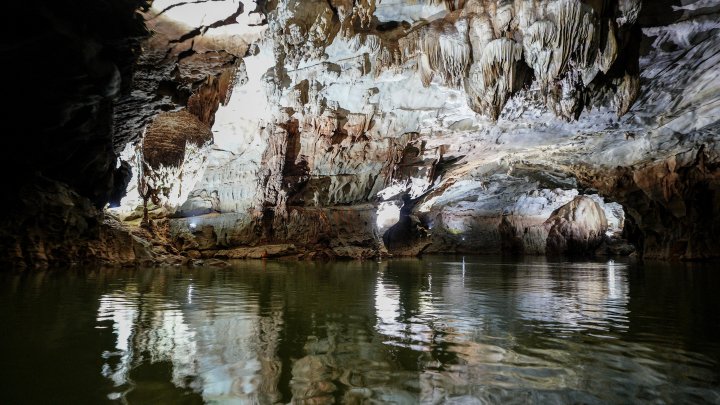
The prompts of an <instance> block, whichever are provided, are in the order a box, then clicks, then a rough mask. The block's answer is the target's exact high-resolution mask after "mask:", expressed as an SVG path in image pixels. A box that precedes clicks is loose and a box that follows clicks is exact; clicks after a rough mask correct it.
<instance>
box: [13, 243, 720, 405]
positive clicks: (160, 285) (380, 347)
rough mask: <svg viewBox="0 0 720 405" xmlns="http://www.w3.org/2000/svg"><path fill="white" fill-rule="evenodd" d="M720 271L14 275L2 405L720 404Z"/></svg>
mask: <svg viewBox="0 0 720 405" xmlns="http://www.w3.org/2000/svg"><path fill="white" fill-rule="evenodd" d="M719 287H720V271H718V270H716V269H715V268H714V267H713V266H695V267H688V266H686V265H668V264H654V265H653V264H647V265H645V266H639V265H632V264H625V263H620V262H615V263H605V262H602V263H597V262H586V263H577V262H576V263H569V262H549V261H546V260H545V259H539V258H530V259H524V260H521V261H507V260H505V261H504V260H502V259H500V258H482V257H480V258H478V257H465V258H462V257H450V258H448V257H430V258H425V259H422V260H392V261H384V262H382V263H376V262H338V263H306V262H273V261H267V262H262V261H257V262H240V263H237V264H236V265H234V266H233V267H230V268H225V269H210V268H198V269H180V268H176V269H171V268H159V269H138V270H127V269H80V270H64V271H28V272H22V273H5V274H2V275H0V325H2V332H1V333H0V348H1V349H0V350H2V352H1V353H2V357H0V359H1V361H2V363H1V366H2V367H1V369H0V370H2V376H0V377H1V378H0V398H1V399H0V402H1V403H9V404H14V403H23V404H24V403H108V402H124V403H132V404H135V403H137V404H158V403H179V404H194V403H203V402H210V403H289V402H299V403H302V401H303V400H307V401H308V403H332V402H335V403H390V402H395V403H468V404H475V403H503V404H506V403H518V404H521V403H522V404H525V403H586V404H594V403H720V295H719V294H720V291H719Z"/></svg>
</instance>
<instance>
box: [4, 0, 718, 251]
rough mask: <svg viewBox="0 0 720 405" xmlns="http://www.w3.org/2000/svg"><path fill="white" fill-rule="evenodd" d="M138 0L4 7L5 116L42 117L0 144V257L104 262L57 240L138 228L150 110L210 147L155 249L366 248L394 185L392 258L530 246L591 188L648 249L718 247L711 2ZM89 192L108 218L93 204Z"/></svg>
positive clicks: (542, 243) (374, 240) (382, 245)
mask: <svg viewBox="0 0 720 405" xmlns="http://www.w3.org/2000/svg"><path fill="white" fill-rule="evenodd" d="M401 3H402V2H401ZM148 6H149V5H148V4H144V3H141V2H137V1H130V0H126V1H117V2H112V4H110V2H98V3H93V4H92V5H86V4H80V3H79V2H73V1H67V2H56V3H53V4H47V5H46V4H38V5H35V4H32V5H30V4H28V5H24V6H20V5H12V7H13V8H18V10H17V15H19V16H21V17H20V18H18V19H16V20H15V19H14V20H13V22H12V24H15V25H17V29H13V30H12V31H14V32H15V35H16V36H17V35H18V34H19V33H23V34H22V35H21V38H20V39H21V40H17V41H16V40H13V39H12V38H14V37H12V36H9V37H8V38H9V39H8V40H7V48H8V55H9V56H10V57H11V59H12V60H17V61H20V63H17V64H12V69H13V77H23V78H27V79H26V80H12V81H10V82H11V83H10V85H11V92H10V94H13V95H14V96H15V97H16V102H14V103H12V104H13V107H12V108H14V109H15V110H18V111H23V112H25V110H26V109H27V108H28V107H27V106H33V107H34V108H35V109H36V110H37V111H38V112H39V113H38V114H37V115H38V119H37V120H32V121H30V122H22V123H18V124H19V125H17V128H15V127H14V128H13V129H12V131H11V133H10V136H6V137H3V142H4V143H5V146H6V148H7V149H8V150H12V151H13V153H12V154H11V156H10V158H9V159H6V160H3V165H5V166H4V167H5V168H6V172H12V173H16V174H15V175H13V176H11V179H10V187H9V189H10V190H12V193H11V196H10V197H9V198H5V199H3V205H5V206H7V208H6V209H3V214H4V219H3V220H2V225H4V226H3V227H2V231H0V232H2V233H1V234H0V244H1V245H2V249H3V252H5V253H3V254H2V255H1V256H2V257H3V258H4V259H5V258H8V261H10V262H13V263H25V264H32V263H35V262H37V263H49V262H53V261H56V259H59V258H61V257H63V258H64V259H62V261H70V262H72V261H74V259H73V257H87V258H91V257H92V256H93V255H95V256H103V255H104V256H108V257H111V256H113V255H112V254H110V253H93V252H98V251H102V250H103V249H90V250H88V249H84V250H83V251H84V252H89V253H78V252H79V250H78V249H75V248H71V246H73V245H77V244H80V245H85V246H86V245H87V243H86V242H87V241H97V240H100V239H102V236H101V231H102V230H103V229H107V226H109V225H108V224H107V223H108V221H109V220H113V219H114V218H115V216H116V215H118V217H117V218H119V219H120V220H128V221H130V222H131V221H132V220H137V215H136V214H137V208H138V207H139V206H141V205H142V200H143V199H142V198H141V196H140V195H141V193H143V192H145V191H143V190H141V188H143V186H142V184H143V183H142V182H141V181H138V180H139V178H138V177H137V176H138V174H139V173H140V172H141V171H140V170H138V169H139V168H141V167H142V162H141V161H138V160H137V159H138V156H140V155H138V153H137V152H136V148H137V147H138V145H140V146H141V145H143V135H144V134H145V132H146V130H147V128H149V127H150V126H151V125H152V123H153V122H154V120H155V119H156V117H158V116H165V115H164V114H176V113H181V114H186V113H187V114H191V115H192V116H194V117H195V118H196V119H197V120H198V122H200V123H202V125H205V126H206V128H207V129H208V130H210V131H212V143H205V144H203V147H202V148H196V149H192V150H193V152H192V153H191V155H192V156H185V157H184V158H183V162H186V161H188V162H190V161H192V162H196V163H198V164H197V165H196V166H197V167H196V168H193V169H192V170H191V171H192V176H188V177H192V181H189V180H188V179H185V180H187V181H185V180H184V182H183V186H182V187H183V190H182V192H181V193H176V194H178V195H179V196H181V198H180V200H184V201H174V202H173V204H172V208H171V209H169V210H164V211H153V212H154V214H153V215H152V218H154V220H155V221H158V225H157V227H156V230H158V232H159V231H160V230H162V232H165V231H167V234H159V233H157V232H156V233H155V234H154V236H153V235H152V234H151V235H150V236H149V237H150V238H153V237H156V238H159V239H162V240H167V241H168V245H167V252H170V253H172V254H176V253H178V254H184V255H185V256H188V253H187V252H184V251H183V249H184V248H185V247H187V248H188V249H190V250H192V251H197V252H200V253H195V252H194V253H192V255H198V254H199V255H200V256H203V257H205V256H208V257H211V256H213V255H214V254H217V252H219V251H227V250H232V249H236V248H256V247H258V246H261V245H275V246H280V245H282V246H286V245H291V244H297V246H295V247H294V248H293V249H290V250H291V251H292V252H293V254H295V253H298V252H300V253H301V254H304V253H303V252H305V253H308V252H324V253H323V255H326V256H333V255H334V256H341V257H345V256H353V257H367V256H369V255H372V254H383V253H384V252H385V249H386V248H387V245H389V244H392V239H393V237H392V236H388V233H387V232H389V230H387V229H382V232H381V229H380V228H379V227H378V225H377V209H378V207H379V206H380V205H381V204H382V203H385V204H393V205H395V206H397V207H401V206H403V204H404V201H406V199H409V200H407V201H410V202H411V204H409V205H407V206H405V208H404V209H403V208H399V210H400V211H401V214H402V215H400V217H399V222H400V223H402V224H401V225H402V226H400V225H398V226H399V227H400V228H402V229H403V230H402V231H398V229H400V228H395V231H393V232H391V234H393V233H394V234H396V235H398V237H399V238H406V239H408V240H410V241H412V243H410V245H411V246H406V247H407V248H408V249H405V248H402V249H400V251H403V250H406V251H412V252H415V253H419V252H422V251H425V252H438V253H440V252H478V253H482V252H497V251H500V252H503V251H506V252H515V253H517V252H520V251H522V252H524V253H533V254H540V253H543V252H544V251H546V250H547V241H548V239H547V235H549V233H550V232H551V230H552V226H549V227H548V225H547V220H548V219H549V218H550V216H551V215H552V213H553V212H554V211H555V210H557V209H559V208H560V207H562V206H564V205H566V204H568V203H570V202H571V200H572V199H573V198H575V196H576V195H577V194H578V193H579V194H584V195H594V194H598V193H599V195H600V196H602V197H605V198H607V201H617V202H618V203H620V204H622V206H623V208H624V209H625V211H626V212H627V214H628V223H629V224H630V227H629V230H628V231H627V232H626V235H625V236H626V237H627V238H629V239H631V240H632V241H634V242H635V243H636V244H637V245H638V247H639V248H640V249H641V254H642V255H643V256H644V257H646V258H655V259H659V258H672V259H701V258H710V257H713V256H716V255H717V254H716V253H715V252H717V251H718V249H717V246H715V242H714V240H716V238H715V236H717V225H716V224H717V223H718V222H717V220H718V215H717V212H716V211H717V210H716V209H715V207H717V205H718V204H717V192H716V190H717V175H716V172H717V162H718V157H719V156H720V153H719V152H718V143H717V139H718V125H717V121H718V117H719V116H720V114H719V112H720V91H719V88H720V83H718V80H717V76H718V68H717V66H718V65H720V41H718V39H717V38H718V32H719V31H720V18H719V17H718V13H719V12H720V7H718V6H717V5H713V4H711V2H710V3H709V2H706V1H702V0H677V1H663V2H648V1H645V2H642V1H639V0H632V1H630V0H617V1H614V0H605V1H570V0H552V1H550V0H548V1H534V2H518V1H506V0H497V1H492V0H468V1H460V0H455V1H447V2H433V1H418V2H414V3H413V4H405V3H402V4H396V3H377V2H375V1H362V2H353V1H344V0H337V1H335V0H333V1H330V2H326V1H320V0H293V1H288V2H284V3H273V2H271V3H265V2H236V1H230V0H220V1H213V2H206V1H201V0H194V1H193V0H191V1H176V0H158V1H155V2H153V7H152V8H150V7H148ZM22 7H27V9H23V8H22ZM11 28H15V27H11ZM27 28H32V29H27ZM48 60H51V61H52V63H51V64H49V63H48ZM49 65H52V67H49ZM38 78H42V80H38ZM39 95H42V96H39ZM11 113H13V115H16V116H21V114H20V113H19V112H17V113H16V111H11ZM177 139H180V140H179V141H178V142H186V141H187V140H186V139H185V138H183V137H178V138H177ZM176 146H177V148H178V150H180V149H182V150H188V149H187V148H186V146H187V145H186V144H182V145H181V144H178V145H176ZM201 149H202V151H200V150H201ZM199 154H202V157H200V155H199ZM196 155H197V156H196ZM118 156H119V157H120V159H119V160H118ZM171 166H172V165H171ZM181 167H184V163H179V162H177V163H176V164H175V165H174V166H173V167H172V168H170V167H168V168H165V169H163V170H162V171H161V173H165V174H163V175H162V176H164V177H163V179H164V180H163V181H165V180H167V181H170V182H172V177H173V176H167V175H166V174H167V173H184V172H182V171H179V170H180V168H181ZM133 176H134V177H133ZM175 177H180V175H177V176H175ZM155 183H156V185H157V184H160V183H162V182H155ZM163 184H165V183H163ZM165 186H168V185H167V184H165V185H161V186H158V188H168V189H172V185H169V186H168V187H165ZM190 188H191V190H188V189H190ZM186 196H187V197H186ZM593 198H596V199H597V198H599V197H593ZM107 202H111V203H112V204H113V205H118V206H119V207H118V211H110V214H109V216H107V215H106V216H105V217H103V215H102V213H101V212H99V211H98V208H101V207H103V206H104V205H105V204H106V203H107ZM154 202H155V201H153V207H151V208H152V209H153V210H155V208H157V207H159V206H162V205H167V204H164V203H162V201H161V199H158V204H154ZM603 204H604V203H603ZM601 208H603V210H604V212H605V213H607V212H608V209H606V208H607V207H606V206H604V205H602V204H601ZM43 212H44V213H47V215H45V214H43V215H45V216H52V217H53V219H47V220H45V219H43V220H42V221H41V220H40V219H41V218H44V217H43V215H40V214H39V213H43ZM30 213H34V215H35V217H34V218H33V217H31V215H30ZM45 222H48V223H52V225H45ZM130 222H128V223H130ZM199 223H202V224H203V225H202V226H201V227H199V228H198V225H197V224H199ZM459 223H462V224H463V225H462V226H463V227H468V228H470V229H471V231H469V232H465V231H458V230H459V229H460V227H459V226H458V225H457V224H459ZM191 224H195V225H194V226H195V229H193V226H191ZM571 228H572V227H570V228H568V229H571ZM630 228H631V229H630ZM408 229H409V230H410V231H408ZM408 232H411V234H408ZM383 234H384V235H383ZM463 234H464V235H463ZM59 235H62V237H61V236H59ZM138 235H139V234H138ZM136 236H137V235H136ZM383 236H385V238H384V242H383ZM46 242H47V243H46ZM415 242H417V243H415ZM200 247H202V248H200ZM178 249H179V250H178ZM283 249H284V248H283ZM288 249H289V248H288ZM81 250H82V249H81ZM280 250H282V249H280ZM390 250H391V251H392V250H393V249H390ZM38 252H43V253H42V254H41V253H38ZM68 252H70V253H68ZM202 252H205V253H202ZM398 252H399V251H398ZM170 253H168V254H170ZM236 254H237V255H240V256H241V255H242V254H243V253H237V252H236ZM113 257H114V256H113ZM108 260H110V261H112V260H113V259H108ZM173 260H175V259H173Z"/></svg>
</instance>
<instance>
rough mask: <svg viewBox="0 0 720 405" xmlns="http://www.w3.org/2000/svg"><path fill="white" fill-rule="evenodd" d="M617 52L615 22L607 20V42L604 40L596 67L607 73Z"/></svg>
mask: <svg viewBox="0 0 720 405" xmlns="http://www.w3.org/2000/svg"><path fill="white" fill-rule="evenodd" d="M617 54H618V43H617V39H616V38H615V24H613V22H612V21H611V20H608V35H607V42H605V49H603V51H602V53H601V54H600V57H599V58H598V67H599V68H600V70H601V71H602V72H603V73H607V72H608V70H610V68H611V67H612V65H613V63H615V59H616V58H617Z"/></svg>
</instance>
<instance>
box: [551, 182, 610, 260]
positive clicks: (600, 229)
mask: <svg viewBox="0 0 720 405" xmlns="http://www.w3.org/2000/svg"><path fill="white" fill-rule="evenodd" d="M545 226H546V228H547V229H548V237H547V247H546V250H547V253H548V254H567V255H590V254H592V253H593V252H594V251H595V249H596V248H597V247H598V246H600V244H601V243H602V242H603V239H604V237H605V232H606V231H607V228H608V224H607V219H606V218H605V212H604V211H603V209H602V207H600V205H599V204H598V203H597V202H595V201H594V200H593V199H591V198H589V197H585V196H578V197H575V199H573V200H572V201H570V202H569V203H567V204H565V205H563V206H562V207H560V208H558V209H557V210H555V211H554V212H553V213H552V215H551V216H550V218H548V220H547V221H545Z"/></svg>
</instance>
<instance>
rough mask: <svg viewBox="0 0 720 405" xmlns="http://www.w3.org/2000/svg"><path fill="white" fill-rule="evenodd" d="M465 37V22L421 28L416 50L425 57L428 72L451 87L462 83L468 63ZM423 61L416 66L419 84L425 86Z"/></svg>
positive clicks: (468, 57)
mask: <svg viewBox="0 0 720 405" xmlns="http://www.w3.org/2000/svg"><path fill="white" fill-rule="evenodd" d="M466 33H467V21H466V20H464V19H462V20H458V21H457V23H455V24H452V23H450V22H447V21H441V22H440V24H430V25H428V26H426V27H424V29H423V31H422V32H421V35H420V38H419V44H418V48H419V49H420V51H421V52H422V53H423V54H424V55H426V56H427V61H428V62H429V67H430V69H431V70H432V71H433V72H435V73H438V74H439V75H440V76H441V77H442V78H443V80H444V82H445V83H446V84H447V85H449V86H453V87H457V86H459V85H460V84H461V83H462V79H463V77H465V71H466V69H467V66H468V64H469V62H470V47H469V46H468V44H467V42H466V40H465V35H466ZM424 63H425V62H424V61H422V62H420V60H419V65H418V70H420V71H421V72H422V73H421V74H422V75H423V84H425V85H426V86H427V85H428V84H429V81H427V82H426V79H427V76H428V75H427V73H426V72H425V70H424V69H425V68H426V66H424Z"/></svg>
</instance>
